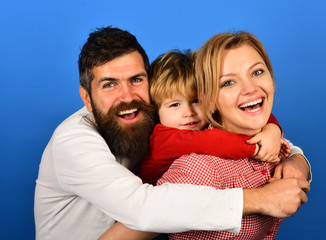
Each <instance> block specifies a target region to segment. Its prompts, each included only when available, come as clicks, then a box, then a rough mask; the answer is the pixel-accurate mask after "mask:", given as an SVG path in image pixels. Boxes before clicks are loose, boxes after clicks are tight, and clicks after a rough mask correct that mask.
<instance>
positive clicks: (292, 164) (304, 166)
mask: <svg viewBox="0 0 326 240" xmlns="http://www.w3.org/2000/svg"><path fill="white" fill-rule="evenodd" d="M281 178H303V179H307V180H310V166H309V165H308V163H307V161H306V159H305V158H304V157H303V156H302V155H301V154H294V155H292V156H291V157H288V158H286V159H284V160H282V162H281V163H280V164H279V165H278V166H277V167H276V168H275V172H274V175H273V178H272V179H271V180H270V181H273V180H274V179H281Z"/></svg>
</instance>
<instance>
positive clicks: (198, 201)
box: [52, 128, 243, 233]
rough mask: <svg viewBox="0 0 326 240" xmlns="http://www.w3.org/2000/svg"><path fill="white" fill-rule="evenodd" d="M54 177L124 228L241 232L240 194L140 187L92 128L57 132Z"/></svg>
mask: <svg viewBox="0 0 326 240" xmlns="http://www.w3.org/2000/svg"><path fill="white" fill-rule="evenodd" d="M52 151H53V158H54V167H55V172H56V177H57V179H58V182H59V184H60V186H61V187H62V189H63V190H65V191H66V192H67V193H71V194H72V195H78V196H80V197H81V198H83V199H85V200H87V201H88V202H90V203H91V204H93V205H94V206H96V207H98V208H99V209H100V210H102V211H103V212H104V213H105V214H107V215H109V216H110V217H112V218H113V219H115V220H117V221H120V222H121V223H123V224H125V225H126V226H127V227H130V228H132V229H136V230H140V231H152V232H162V233H173V232H182V231H189V230H227V231H233V232H238V231H239V229H240V227H241V217H242V210H243V209H242V208H243V192H242V190H241V189H230V190H224V191H217V190H215V189H214V188H210V187H205V186H191V185H177V184H163V185H162V186H157V187H154V186H152V185H149V184H142V182H141V180H140V178H138V177H136V176H135V175H134V174H133V173H131V172H130V171H129V170H128V169H126V168H125V167H123V166H122V165H120V164H119V163H117V161H116V159H115V157H114V156H113V155H112V153H111V152H110V150H109V148H108V146H107V145H106V143H105V141H104V139H103V138H102V137H101V136H100V135H99V134H98V133H97V132H95V131H94V130H93V129H88V128H79V129H70V130H68V131H64V132H61V133H60V134H58V135H57V136H55V139H54V141H53V146H52Z"/></svg>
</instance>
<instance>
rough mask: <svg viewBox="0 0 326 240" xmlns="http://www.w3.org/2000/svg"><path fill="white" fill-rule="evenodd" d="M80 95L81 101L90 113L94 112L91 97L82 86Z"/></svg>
mask: <svg viewBox="0 0 326 240" xmlns="http://www.w3.org/2000/svg"><path fill="white" fill-rule="evenodd" d="M79 95H80V97H81V99H82V100H83V102H84V104H85V106H86V107H87V109H88V111H90V112H92V111H93V109H92V104H91V97H90V96H89V94H88V92H87V91H86V89H85V88H84V87H82V86H79Z"/></svg>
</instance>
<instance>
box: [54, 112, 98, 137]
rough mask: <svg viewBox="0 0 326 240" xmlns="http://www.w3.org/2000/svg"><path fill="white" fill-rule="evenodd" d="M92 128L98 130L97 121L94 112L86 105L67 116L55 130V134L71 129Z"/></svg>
mask: <svg viewBox="0 0 326 240" xmlns="http://www.w3.org/2000/svg"><path fill="white" fill-rule="evenodd" d="M83 129H84V130H91V131H96V132H97V130H96V123H95V120H94V117H93V114H92V113H91V112H89V111H88V110H87V108H86V107H83V108H81V109H79V110H78V111H77V112H75V113H73V114H72V115H70V116H69V117H68V118H66V119H65V120H64V121H63V122H62V123H61V124H60V125H59V126H58V127H57V128H56V130H55V131H54V134H53V135H59V134H61V133H64V132H67V131H70V130H83Z"/></svg>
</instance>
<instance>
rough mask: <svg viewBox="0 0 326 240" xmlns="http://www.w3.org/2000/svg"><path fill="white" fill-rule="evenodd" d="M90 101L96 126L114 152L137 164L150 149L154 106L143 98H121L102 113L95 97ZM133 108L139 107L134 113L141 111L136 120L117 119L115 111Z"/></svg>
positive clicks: (154, 114)
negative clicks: (141, 99) (129, 100)
mask: <svg viewBox="0 0 326 240" xmlns="http://www.w3.org/2000/svg"><path fill="white" fill-rule="evenodd" d="M91 103H92V109H93V114H94V118H95V121H96V123H97V127H98V130H99V132H100V134H101V135H102V137H103V138H104V139H105V141H106V143H107V144H108V146H109V147H110V150H111V152H112V153H113V155H114V156H115V157H118V158H128V159H130V160H131V162H132V163H133V166H134V167H138V166H139V163H140V161H141V160H142V159H143V158H144V157H145V155H146V154H147V153H148V150H149V137H150V135H151V133H152V131H153V129H154V127H155V122H156V111H155V107H154V106H152V105H151V104H147V103H145V102H144V101H136V100H134V101H132V102H131V103H125V102H122V103H121V104H119V105H118V106H114V107H113V106H112V107H111V108H110V110H109V111H108V113H107V114H104V113H103V112H101V110H100V109H99V108H98V107H97V106H96V104H95V103H94V101H91ZM134 108H137V109H138V111H137V114H141V116H139V119H138V121H137V122H135V123H130V124H128V123H124V122H122V121H120V120H119V119H118V116H117V113H119V112H120V111H125V110H129V109H134ZM139 111H140V112H139ZM131 170H133V171H136V169H131Z"/></svg>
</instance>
